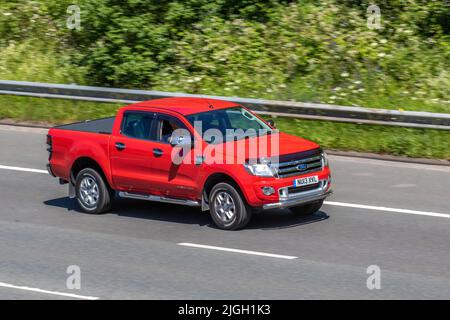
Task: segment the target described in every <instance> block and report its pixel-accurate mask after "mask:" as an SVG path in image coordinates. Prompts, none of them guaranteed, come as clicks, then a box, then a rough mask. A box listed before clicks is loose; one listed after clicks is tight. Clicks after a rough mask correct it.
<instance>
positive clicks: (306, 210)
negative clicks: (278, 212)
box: [289, 200, 323, 216]
mask: <svg viewBox="0 0 450 320" xmlns="http://www.w3.org/2000/svg"><path fill="white" fill-rule="evenodd" d="M322 205H323V200H320V201H317V202H313V203H309V204H306V205H302V206H297V207H291V208H289V210H291V212H293V213H295V214H297V215H301V216H309V215H312V214H314V213H315V212H317V211H319V210H320V208H322Z"/></svg>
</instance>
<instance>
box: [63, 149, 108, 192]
mask: <svg viewBox="0 0 450 320" xmlns="http://www.w3.org/2000/svg"><path fill="white" fill-rule="evenodd" d="M86 168H91V169H94V170H96V171H97V172H98V173H99V174H100V175H101V176H102V177H103V179H104V180H105V183H106V185H107V187H109V188H110V189H112V187H111V186H112V185H111V183H112V181H110V180H109V178H108V176H107V175H106V174H105V170H104V169H103V168H102V166H101V165H100V164H99V163H98V162H97V161H95V160H94V159H92V158H91V157H88V156H81V157H79V158H77V159H76V160H75V161H74V162H73V164H72V166H71V167H70V183H71V184H72V185H74V184H75V180H76V178H77V175H78V173H79V172H80V171H81V170H83V169H86Z"/></svg>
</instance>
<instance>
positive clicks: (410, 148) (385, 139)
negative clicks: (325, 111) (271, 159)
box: [0, 96, 450, 160]
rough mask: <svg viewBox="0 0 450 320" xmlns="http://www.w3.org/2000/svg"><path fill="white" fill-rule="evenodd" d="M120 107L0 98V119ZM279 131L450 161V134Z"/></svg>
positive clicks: (376, 129) (288, 127) (337, 128)
mask: <svg viewBox="0 0 450 320" xmlns="http://www.w3.org/2000/svg"><path fill="white" fill-rule="evenodd" d="M120 106H121V105H120V104H106V103H95V102H84V101H83V102H82V101H69V100H58V99H40V98H28V97H14V96H0V119H13V120H17V121H29V122H33V123H41V124H42V123H45V124H61V123H69V122H74V121H81V120H86V119H95V118H101V117H107V116H111V115H114V114H115V112H116V110H117V109H118V108H119V107H120ZM275 120H276V123H277V126H278V128H279V129H280V130H282V131H284V132H287V133H290V134H294V135H298V136H301V137H304V138H306V139H309V140H312V141H315V142H317V143H319V144H321V145H322V146H323V147H324V148H328V149H336V150H346V151H360V152H373V153H381V154H391V155H398V156H407V157H420V158H431V159H446V160H450V131H443V130H431V129H412V128H398V127H388V126H376V125H358V124H349V123H337V122H327V121H315V120H301V119H290V118H277V119H275Z"/></svg>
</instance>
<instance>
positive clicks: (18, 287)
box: [0, 282, 99, 300]
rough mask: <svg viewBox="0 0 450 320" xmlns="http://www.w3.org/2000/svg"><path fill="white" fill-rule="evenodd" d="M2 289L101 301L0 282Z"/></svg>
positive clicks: (89, 297)
mask: <svg viewBox="0 0 450 320" xmlns="http://www.w3.org/2000/svg"><path fill="white" fill-rule="evenodd" d="M0 287H3V288H10V289H17V290H25V291H32V292H38V293H45V294H52V295H56V296H63V297H69V298H75V299H84V300H98V299H99V298H98V297H91V296H80V295H78V294H73V293H65V292H58V291H49V290H42V289H38V288H30V287H25V286H16V285H13V284H9V283H4V282H0Z"/></svg>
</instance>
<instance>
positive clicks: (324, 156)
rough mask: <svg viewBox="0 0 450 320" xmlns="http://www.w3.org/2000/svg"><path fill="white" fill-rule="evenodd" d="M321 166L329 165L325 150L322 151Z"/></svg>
mask: <svg viewBox="0 0 450 320" xmlns="http://www.w3.org/2000/svg"><path fill="white" fill-rule="evenodd" d="M322 166H323V167H328V166H329V162H328V156H327V154H326V152H325V151H323V152H322Z"/></svg>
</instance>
